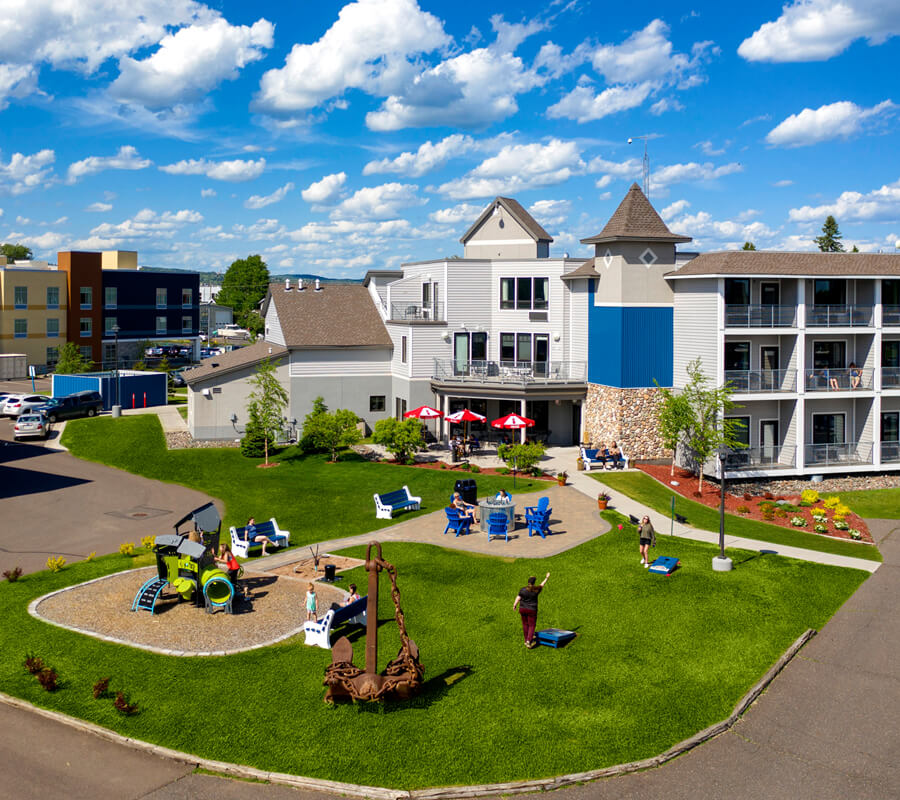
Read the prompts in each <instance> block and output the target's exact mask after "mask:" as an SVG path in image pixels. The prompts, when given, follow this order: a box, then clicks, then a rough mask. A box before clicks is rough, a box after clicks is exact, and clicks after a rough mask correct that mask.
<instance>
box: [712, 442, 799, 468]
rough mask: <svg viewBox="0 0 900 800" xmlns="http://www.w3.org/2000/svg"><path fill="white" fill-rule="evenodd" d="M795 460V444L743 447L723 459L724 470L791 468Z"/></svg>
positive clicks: (794, 464)
mask: <svg viewBox="0 0 900 800" xmlns="http://www.w3.org/2000/svg"><path fill="white" fill-rule="evenodd" d="M796 462H797V448H796V446H795V445H770V446H767V447H745V448H743V449H741V450H738V451H737V452H734V453H732V454H731V455H730V456H728V457H727V458H726V459H725V471H726V472H740V471H741V470H770V469H792V468H793V467H795V466H796Z"/></svg>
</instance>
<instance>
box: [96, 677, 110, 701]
mask: <svg viewBox="0 0 900 800" xmlns="http://www.w3.org/2000/svg"><path fill="white" fill-rule="evenodd" d="M108 694H109V678H100V680H99V681H97V682H96V683H95V684H94V689H93V695H94V700H99V699H100V698H101V697H106V696H107V695H108Z"/></svg>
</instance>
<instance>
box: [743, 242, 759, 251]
mask: <svg viewBox="0 0 900 800" xmlns="http://www.w3.org/2000/svg"><path fill="white" fill-rule="evenodd" d="M741 250H756V245H755V244H753V242H744V246H743V247H742V248H741Z"/></svg>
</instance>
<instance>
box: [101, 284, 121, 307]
mask: <svg viewBox="0 0 900 800" xmlns="http://www.w3.org/2000/svg"><path fill="white" fill-rule="evenodd" d="M103 295H104V297H103V307H104V308H115V307H116V306H117V305H118V303H119V290H118V288H116V287H115V286H107V287H106V288H105V289H104V290H103Z"/></svg>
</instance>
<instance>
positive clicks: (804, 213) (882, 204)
mask: <svg viewBox="0 0 900 800" xmlns="http://www.w3.org/2000/svg"><path fill="white" fill-rule="evenodd" d="M829 214H830V215H831V216H833V217H835V219H837V220H838V221H839V222H843V221H844V220H848V221H864V222H876V221H877V222H891V221H894V220H896V219H897V217H898V215H900V180H897V181H895V182H894V183H888V184H885V185H883V186H882V187H881V188H880V189H874V190H872V191H871V192H867V193H866V194H862V193H860V192H842V193H841V194H840V196H838V198H837V199H836V200H835V201H834V202H832V203H826V204H825V205H821V206H802V207H800V208H792V209H791V210H790V218H791V220H792V221H794V222H819V221H821V220H824V219H825V217H827V216H828V215H829Z"/></svg>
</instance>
